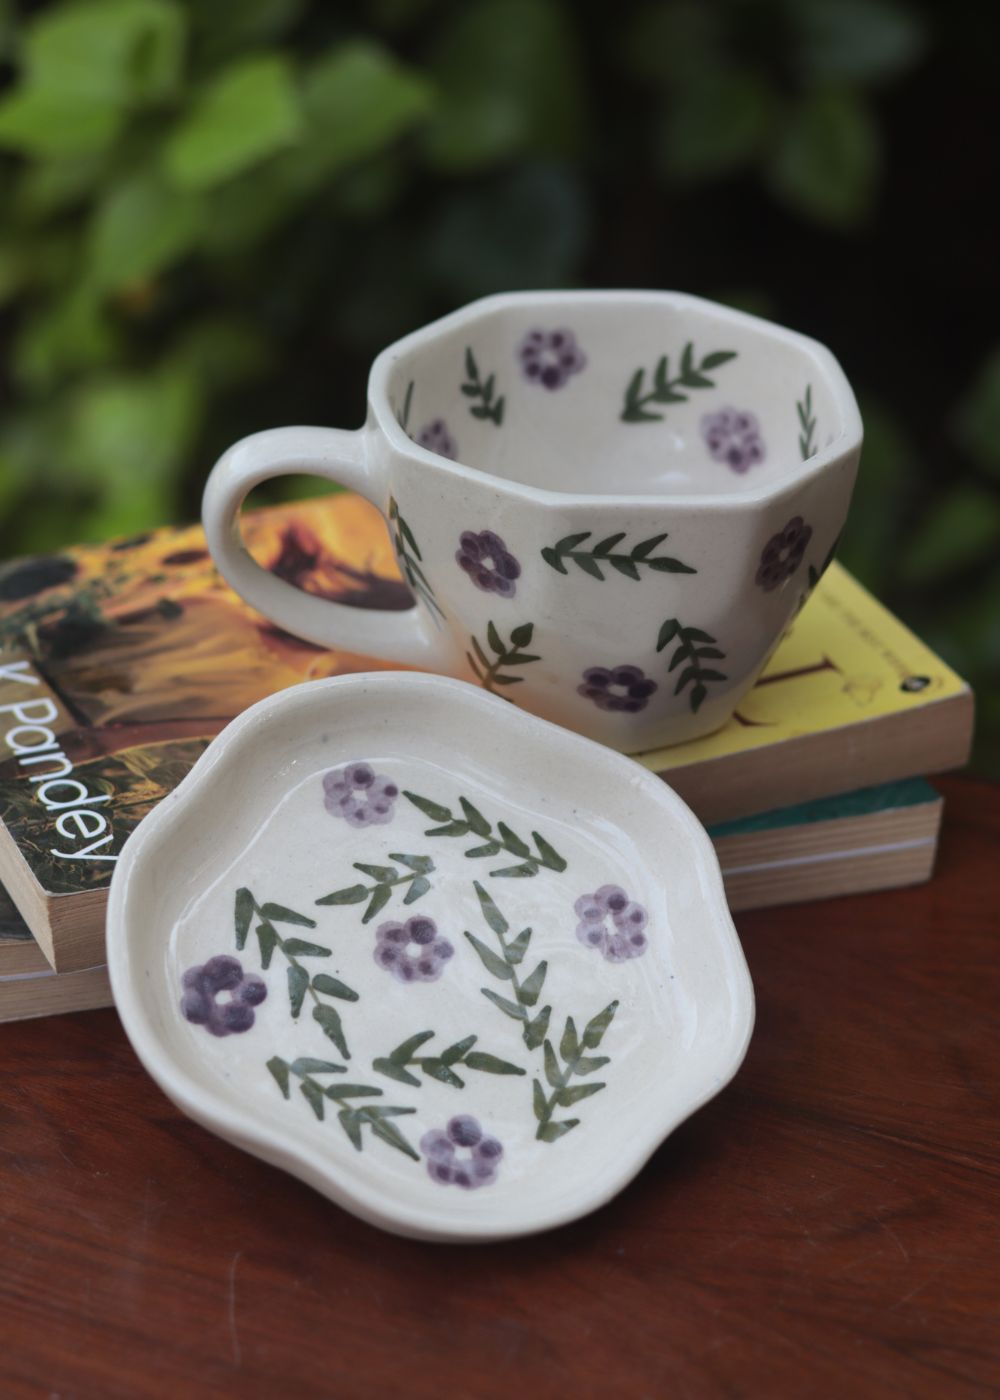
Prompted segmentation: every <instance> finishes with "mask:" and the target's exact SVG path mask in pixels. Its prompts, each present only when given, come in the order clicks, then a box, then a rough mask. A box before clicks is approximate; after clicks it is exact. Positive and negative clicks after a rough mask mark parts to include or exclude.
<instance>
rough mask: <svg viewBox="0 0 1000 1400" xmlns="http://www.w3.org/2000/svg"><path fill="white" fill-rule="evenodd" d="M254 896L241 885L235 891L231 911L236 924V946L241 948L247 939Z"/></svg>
mask: <svg viewBox="0 0 1000 1400" xmlns="http://www.w3.org/2000/svg"><path fill="white" fill-rule="evenodd" d="M255 907H256V906H255V904H254V897H253V895H252V894H251V893H250V891H249V890H248V889H246V888H245V887H241V888H240V889H238V890H237V891H236V905H235V909H234V912H233V917H234V922H235V924H236V947H237V949H241V948H242V947H243V946H244V944H245V943H246V941H247V934H248V933H249V932H250V924H251V922H252V920H253V916H254V910H255Z"/></svg>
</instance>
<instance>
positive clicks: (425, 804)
mask: <svg viewBox="0 0 1000 1400" xmlns="http://www.w3.org/2000/svg"><path fill="white" fill-rule="evenodd" d="M403 796H404V797H405V798H406V799H407V801H409V802H412V803H413V805H414V807H416V808H417V809H418V810H419V811H421V812H423V814H424V816H425V817H432V818H433V819H434V821H436V822H450V821H451V820H452V815H451V812H450V811H449V810H448V808H447V807H442V806H441V803H440V802H432V801H431V800H430V798H429V797H418V796H417V794H416V793H415V792H404V793H403Z"/></svg>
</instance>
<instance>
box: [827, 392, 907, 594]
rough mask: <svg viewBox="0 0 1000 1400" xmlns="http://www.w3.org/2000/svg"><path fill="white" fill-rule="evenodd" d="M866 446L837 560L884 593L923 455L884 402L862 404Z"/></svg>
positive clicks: (893, 570)
mask: <svg viewBox="0 0 1000 1400" xmlns="http://www.w3.org/2000/svg"><path fill="white" fill-rule="evenodd" d="M861 417H862V420H863V421H864V426H865V442H864V447H863V449H862V452H861V468H860V470H859V472H858V480H857V484H856V485H855V488H854V496H853V499H852V501H851V510H850V514H849V515H848V517H847V526H846V528H845V530H844V535H843V538H842V540H841V542H840V546H839V548H838V550H837V557H838V559H839V560H840V561H841V563H842V564H844V565H845V566H846V567H847V568H848V569H850V571H851V573H853V574H856V575H857V576H858V578H859V579H860V580H861V582H862V583H863V584H865V586H866V587H867V588H871V589H873V590H874V591H875V592H876V593H878V592H880V591H881V590H882V589H883V588H884V587H885V586H886V584H887V583H888V582H889V580H890V579H891V578H892V576H893V574H894V572H895V567H896V558H897V552H898V551H897V542H898V540H899V538H900V535H901V533H902V529H903V525H904V522H903V521H902V520H901V518H900V514H901V513H900V509H899V502H900V500H903V499H905V498H906V496H907V494H908V489H907V488H908V486H909V484H910V483H911V482H913V481H917V480H919V479H920V477H921V468H922V463H921V461H920V458H919V455H918V454H917V453H916V451H915V450H914V448H913V446H912V444H911V443H909V442H908V441H907V440H906V438H905V437H904V435H903V432H902V429H901V428H900V425H899V423H898V422H897V421H896V420H895V418H894V417H893V416H892V414H891V413H890V411H889V410H888V409H887V408H886V406H885V405H884V404H882V403H876V402H873V401H872V400H871V399H869V398H863V399H862V401H861Z"/></svg>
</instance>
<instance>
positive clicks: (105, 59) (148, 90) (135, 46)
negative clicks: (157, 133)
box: [25, 0, 186, 105]
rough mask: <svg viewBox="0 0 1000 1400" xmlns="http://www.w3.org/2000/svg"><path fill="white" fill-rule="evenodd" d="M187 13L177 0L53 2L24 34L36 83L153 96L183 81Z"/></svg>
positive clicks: (127, 97) (65, 90)
mask: <svg viewBox="0 0 1000 1400" xmlns="http://www.w3.org/2000/svg"><path fill="white" fill-rule="evenodd" d="M185 27H186V21H185V15H184V11H183V9H182V8H181V7H180V6H179V5H176V4H174V3H172V2H171V0H77V2H76V3H71V4H61V5H52V6H49V7H48V8H46V9H43V10H42V11H41V13H40V14H39V15H38V16H37V18H35V19H34V20H33V22H32V23H31V25H30V26H29V28H28V29H27V32H26V35H25V66H26V68H27V72H28V77H29V81H30V83H31V86H32V88H34V89H37V90H38V91H40V92H47V93H50V94H51V93H60V94H62V95H64V96H65V95H67V94H71V93H72V94H77V95H88V96H90V97H92V98H95V99H100V100H102V101H109V100H110V101H114V102H116V103H118V104H119V105H124V104H126V103H127V104H133V103H142V104H145V103H150V102H155V101H158V100H159V99H160V98H162V97H164V96H167V95H169V94H171V93H172V92H173V91H174V90H175V88H176V86H177V82H178V78H179V76H180V70H181V62H182V58H183V49H184V33H185Z"/></svg>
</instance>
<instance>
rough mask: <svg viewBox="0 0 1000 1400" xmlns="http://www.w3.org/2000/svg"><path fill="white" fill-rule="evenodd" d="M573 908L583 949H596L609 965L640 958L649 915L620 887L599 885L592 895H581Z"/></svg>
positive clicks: (644, 946) (645, 947)
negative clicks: (609, 925) (577, 920)
mask: <svg viewBox="0 0 1000 1400" xmlns="http://www.w3.org/2000/svg"><path fill="white" fill-rule="evenodd" d="M573 908H574V910H575V911H576V913H577V914H578V915H579V918H580V922H579V923H578V924H577V926H576V936H577V938H578V939H579V940H580V942H581V943H582V944H583V945H584V947H586V948H597V949H599V950H600V952H601V953H602V954H603V955H604V957H605V959H606V960H607V961H608V962H616V963H617V962H627V961H628V959H629V958H639V957H642V955H643V953H644V952H645V951H646V949H647V948H648V947H649V939H648V938H647V937H646V934H645V932H644V930H645V927H646V925H647V923H648V922H649V915H648V914H647V913H646V910H645V909H644V908H643V906H642V905H641V904H637V903H636V901H635V900H634V899H630V898H629V896H628V895H627V894H626V893H625V891H624V890H623V889H622V887H621V885H601V887H600V889H597V890H595V891H594V893H593V894H582V895H581V896H580V898H579V899H578V900H577V901H576V903H575V904H574V905H573ZM609 919H610V920H611V924H612V927H611V928H609V927H608V920H609Z"/></svg>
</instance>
